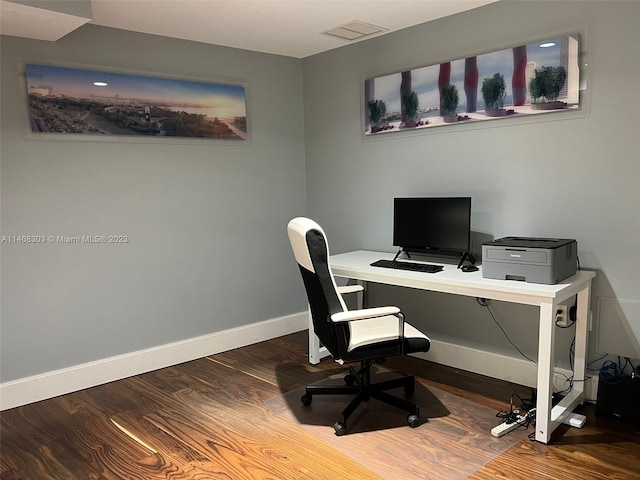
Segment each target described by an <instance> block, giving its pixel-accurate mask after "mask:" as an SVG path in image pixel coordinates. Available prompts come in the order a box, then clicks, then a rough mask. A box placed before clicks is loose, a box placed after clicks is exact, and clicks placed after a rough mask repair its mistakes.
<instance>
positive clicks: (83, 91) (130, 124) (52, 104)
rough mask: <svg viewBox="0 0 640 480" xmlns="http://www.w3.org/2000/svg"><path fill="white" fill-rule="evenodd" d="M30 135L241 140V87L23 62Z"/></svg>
mask: <svg viewBox="0 0 640 480" xmlns="http://www.w3.org/2000/svg"><path fill="white" fill-rule="evenodd" d="M26 78H27V92H28V96H29V119H30V123H31V130H32V132H35V133H40V132H42V133H66V134H90V135H144V136H173V137H201V138H217V139H236V140H244V139H246V138H247V112H246V96H245V89H244V87H243V86H241V85H226V84H214V83H202V82H193V81H186V80H175V79H167V78H155V77H146V76H139V75H127V74H119V73H109V72H98V71H92V70H81V69H76V68H66V67H58V66H47V65H34V64H28V65H26Z"/></svg>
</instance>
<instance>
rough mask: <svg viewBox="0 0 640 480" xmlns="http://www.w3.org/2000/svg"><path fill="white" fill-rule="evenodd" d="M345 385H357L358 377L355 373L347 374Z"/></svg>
mask: <svg viewBox="0 0 640 480" xmlns="http://www.w3.org/2000/svg"><path fill="white" fill-rule="evenodd" d="M344 383H346V384H347V385H353V384H354V383H356V376H355V375H354V374H353V373H347V374H346V375H345V376H344Z"/></svg>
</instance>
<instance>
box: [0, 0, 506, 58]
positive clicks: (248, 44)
mask: <svg viewBox="0 0 640 480" xmlns="http://www.w3.org/2000/svg"><path fill="white" fill-rule="evenodd" d="M89 1H90V3H91V11H92V13H91V19H87V18H83V17H79V16H74V15H69V14H66V13H59V12H52V11H50V10H45V9H43V8H34V7H33V6H24V5H18V4H15V3H12V2H10V1H9V0H1V7H2V11H1V12H0V14H1V15H0V16H1V20H2V22H1V24H0V27H1V30H0V33H2V34H3V35H13V36H20V37H28V38H37V39H41V40H50V41H55V40H57V39H59V38H61V37H63V36H64V35H66V34H67V33H70V32H71V31H73V30H75V29H76V28H78V27H79V26H81V25H83V24H84V23H90V24H95V25H103V26H108V27H114V28H119V29H123V30H131V31H135V32H143V33H150V34H155V35H162V36H165V37H172V38H180V39H185V40H194V41H197V42H203V43H210V44H214V45H223V46H228V47H236V48H242V49H247V50H254V51H258V52H264V53H273V54H279V55H286V56H290V57H296V58H304V57H307V56H309V55H314V54H316V53H320V52H324V51H327V50H331V49H334V48H338V47H341V46H343V45H347V44H349V43H351V41H348V40H343V39H340V38H337V37H332V36H329V35H326V34H324V33H323V32H325V31H327V30H329V29H332V28H334V27H339V26H342V25H345V24H349V23H351V22H353V21H354V20H356V21H359V22H364V23H368V24H372V25H376V26H379V27H383V29H384V31H383V32H381V33H377V34H374V35H371V36H370V37H363V38H371V37H372V36H377V35H384V34H385V33H390V32H393V31H396V30H401V29H403V28H407V27H410V26H413V25H417V24H420V23H425V22H428V21H431V20H435V19H437V18H441V17H446V16H448V15H453V14H455V13H459V12H463V11H466V10H470V9H473V8H476V7H479V6H482V5H486V4H488V3H492V2H494V1H497V0H85V2H89ZM23 3H28V2H25V0H23ZM56 3H58V2H56ZM32 4H37V5H38V6H42V5H43V4H46V2H42V1H40V2H32ZM361 39H362V38H361ZM361 39H360V40H361ZM354 41H359V40H358V39H356V40H354Z"/></svg>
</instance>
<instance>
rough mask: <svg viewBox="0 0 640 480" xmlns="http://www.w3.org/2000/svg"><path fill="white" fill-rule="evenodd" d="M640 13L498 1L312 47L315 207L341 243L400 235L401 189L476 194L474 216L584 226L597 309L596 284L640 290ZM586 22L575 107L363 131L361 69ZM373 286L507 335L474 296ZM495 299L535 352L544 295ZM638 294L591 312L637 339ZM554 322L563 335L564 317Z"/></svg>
mask: <svg viewBox="0 0 640 480" xmlns="http://www.w3.org/2000/svg"><path fill="white" fill-rule="evenodd" d="M639 23H640V3H638V2H547V1H541V2H536V1H527V2H505V1H501V2H497V3H495V4H491V5H488V6H486V7H482V8H479V9H476V10H473V11H469V12H465V13H462V14H459V15H455V16H452V17H448V18H445V19H442V20H438V21H434V22H430V23H428V24H423V25H419V26H416V27H412V28H410V29H406V30H404V31H401V32H396V33H393V34H389V35H385V36H383V37H380V38H376V39H371V40H369V41H366V42H362V43H357V44H354V45H351V46H349V47H345V48H341V49H338V50H334V51H330V52H327V53H324V54H319V55H316V56H313V57H309V58H307V59H305V60H304V63H303V72H304V103H305V134H306V139H305V147H306V159H307V191H308V194H307V195H308V202H309V214H310V215H311V216H313V217H315V218H316V219H317V220H318V221H319V222H320V223H321V224H323V226H324V228H325V230H326V232H327V234H328V235H329V236H330V239H331V245H332V251H333V253H340V252H344V251H348V250H354V249H369V250H380V251H393V249H394V247H393V246H392V238H391V229H392V215H393V214H392V199H393V197H394V196H419V195H424V196H446V195H469V196H472V197H473V207H472V209H473V212H472V229H473V230H475V231H478V232H481V233H484V234H489V235H492V236H494V237H495V238H499V237H502V236H507V235H519V236H542V237H561V238H562V237H566V238H576V239H577V241H578V249H579V257H580V261H581V264H582V267H584V268H586V269H595V270H597V278H596V280H595V284H594V290H593V295H592V308H593V311H594V313H596V312H597V310H598V308H597V306H598V299H599V298H600V297H615V298H616V299H625V300H631V301H636V302H637V301H638V300H640V289H639V288H638V287H639V285H640V273H639V272H640V269H639V268H638V265H639V264H640V258H639V257H640V255H639V253H638V252H639V251H638V239H639V238H640V214H639V213H638V208H639V207H640V188H638V185H640V175H639V164H640V163H639V162H638V152H639V151H640V135H639V132H640V130H639V125H640V108H639V107H638V105H640V96H639V92H640V90H639V89H638V85H639V83H638V82H639V79H640V56H639V55H638V46H640V33H639V32H640V29H638V24H639ZM576 30H577V31H584V32H585V33H586V38H585V40H586V43H585V45H584V47H585V49H586V59H585V60H586V61H587V62H588V67H587V69H586V81H587V91H586V97H585V105H586V108H585V109H583V111H582V112H580V114H579V115H572V114H570V113H568V114H566V115H568V116H567V117H564V118H558V117H562V115H560V114H557V115H556V116H553V115H551V117H552V118H549V119H548V121H543V122H540V121H536V122H530V123H526V124H518V123H517V122H516V121H512V120H510V119H507V120H500V121H497V122H493V124H492V125H490V126H489V125H482V126H476V127H472V126H468V127H459V126H455V127H454V126H450V127H440V128H439V129H431V130H429V131H427V132H412V133H413V134H406V135H405V134H402V133H395V134H388V135H384V136H383V137H382V138H380V137H377V138H371V137H368V138H363V136H362V131H363V130H364V123H363V119H362V118H363V114H362V112H363V97H364V94H363V82H364V79H365V78H369V77H374V76H380V75H384V74H388V73H395V72H400V71H403V70H406V69H411V68H415V67H420V66H426V65H435V64H438V63H440V62H442V61H448V60H456V59H459V58H465V57H467V56H470V55H474V54H479V53H486V52H490V51H494V50H499V49H502V48H507V47H512V46H515V45H517V44H519V43H521V42H523V41H526V40H529V39H531V40H535V39H541V38H542V37H544V36H547V35H552V34H554V33H557V32H565V33H569V32H571V31H576ZM336 212H339V213H336ZM381 290H382V291H381ZM371 298H372V302H374V303H387V302H393V303H399V304H400V305H401V306H403V307H404V308H405V309H406V310H408V312H407V313H408V318H410V319H412V320H413V321H414V322H415V323H417V324H421V325H424V326H425V328H427V331H432V332H437V333H440V334H445V335H451V336H456V337H462V338H466V339H468V340H469V341H479V342H482V343H485V344H493V345H495V346H496V347H504V348H507V349H511V350H512V351H513V349H512V348H511V347H510V345H508V343H507V342H506V340H505V339H504V337H503V335H502V333H501V332H500V331H499V330H498V328H497V327H496V326H495V324H494V323H493V321H492V320H491V317H490V316H489V313H488V312H486V310H483V309H482V308H481V307H479V306H478V305H477V304H476V302H475V300H474V299H464V298H457V297H455V296H448V295H436V294H428V293H419V292H411V291H403V290H402V289H390V288H386V289H384V288H379V289H377V290H374V291H373V292H372V296H371ZM635 305H637V304H635ZM492 307H493V311H494V313H495V314H496V318H497V319H498V321H500V322H501V323H502V325H503V326H504V327H505V330H507V332H508V334H509V335H510V337H511V339H512V340H513V341H514V343H516V344H517V345H519V346H520V348H521V349H522V350H524V351H525V353H527V354H529V355H536V350H537V349H536V345H537V343H536V342H537V340H536V338H537V311H536V309H534V308H531V307H517V306H513V305H507V304H500V303H498V302H492ZM631 310H632V314H631V315H629V316H627V317H623V318H619V319H618V321H620V322H622V323H620V324H617V323H616V321H615V319H611V318H596V321H597V322H596V323H599V324H600V328H603V329H608V330H611V329H613V330H614V331H616V332H617V341H619V342H627V343H629V342H631V346H634V347H637V346H638V342H639V341H640V338H634V339H632V340H629V337H628V332H629V331H630V330H631V329H632V327H633V325H636V326H637V325H639V324H640V315H638V314H637V309H636V310H633V309H631ZM634 314H635V315H634ZM596 317H597V316H596ZM607 322H609V323H607ZM635 328H636V332H637V331H638V327H635ZM559 336H560V337H561V338H560V343H559V345H560V346H559V347H558V348H567V349H568V345H569V343H570V341H571V336H570V333H569V332H561V333H560V334H559ZM592 338H593V339H595V338H596V336H595V335H592ZM615 343H616V342H615V341H614V342H612V344H615ZM618 345H620V344H618ZM592 348H593V346H592ZM637 351H638V352H640V349H638V350H637ZM609 352H610V353H618V352H615V351H611V350H609ZM514 353H515V352H514ZM516 355H517V354H516ZM595 356H596V355H595V353H594V352H593V351H592V352H591V358H592V359H593V358H595ZM638 356H640V353H639V354H638ZM565 363H566V361H565Z"/></svg>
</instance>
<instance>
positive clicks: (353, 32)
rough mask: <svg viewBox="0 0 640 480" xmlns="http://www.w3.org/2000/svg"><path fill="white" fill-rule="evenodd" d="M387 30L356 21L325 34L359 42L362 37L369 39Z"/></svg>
mask: <svg viewBox="0 0 640 480" xmlns="http://www.w3.org/2000/svg"><path fill="white" fill-rule="evenodd" d="M385 30H386V28H382V27H378V26H376V25H371V24H370V23H364V22H360V21H358V20H354V21H353V22H351V23H347V24H346V25H342V26H340V27H335V28H332V29H330V30H327V31H326V32H324V33H325V34H326V35H331V36H332V37H338V38H342V39H344V40H357V39H359V38H362V37H368V36H369V35H374V34H376V33H380V32H384V31H385Z"/></svg>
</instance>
